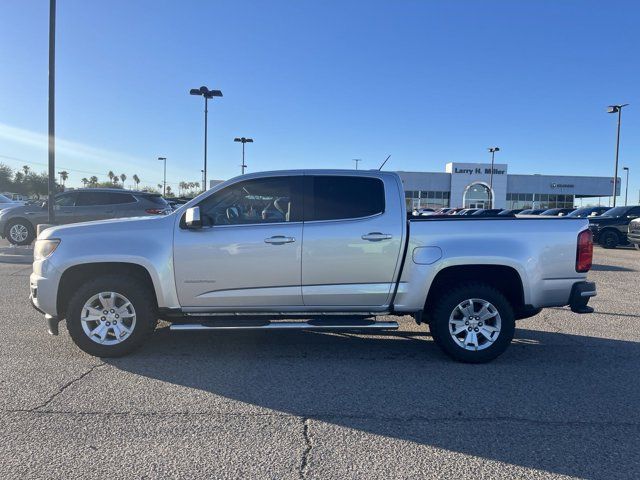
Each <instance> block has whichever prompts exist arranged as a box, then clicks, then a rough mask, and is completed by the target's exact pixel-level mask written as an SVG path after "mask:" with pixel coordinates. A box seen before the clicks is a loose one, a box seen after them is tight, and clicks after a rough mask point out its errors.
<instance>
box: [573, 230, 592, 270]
mask: <svg viewBox="0 0 640 480" xmlns="http://www.w3.org/2000/svg"><path fill="white" fill-rule="evenodd" d="M592 261H593V233H591V230H583V231H582V232H580V233H579V234H578V250H577V253H576V272H581V273H584V272H588V271H589V270H591V263H592Z"/></svg>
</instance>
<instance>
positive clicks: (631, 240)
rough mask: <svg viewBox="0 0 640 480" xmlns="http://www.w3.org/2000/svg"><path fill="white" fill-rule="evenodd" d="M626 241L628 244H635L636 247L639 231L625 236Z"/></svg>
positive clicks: (639, 237)
mask: <svg viewBox="0 0 640 480" xmlns="http://www.w3.org/2000/svg"><path fill="white" fill-rule="evenodd" d="M627 240H629V243H635V244H636V245H640V231H635V230H634V231H633V232H629V233H628V234H627Z"/></svg>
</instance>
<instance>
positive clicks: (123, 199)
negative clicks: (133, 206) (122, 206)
mask: <svg viewBox="0 0 640 480" xmlns="http://www.w3.org/2000/svg"><path fill="white" fill-rule="evenodd" d="M135 201H136V199H135V198H134V197H133V195H131V194H130V193H124V192H123V193H117V192H116V193H114V192H112V193H110V194H109V204H118V203H134V202H135Z"/></svg>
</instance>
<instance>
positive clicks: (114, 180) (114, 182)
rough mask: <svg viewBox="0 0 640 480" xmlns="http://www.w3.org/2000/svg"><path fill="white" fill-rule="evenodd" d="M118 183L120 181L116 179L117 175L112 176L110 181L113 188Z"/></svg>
mask: <svg viewBox="0 0 640 480" xmlns="http://www.w3.org/2000/svg"><path fill="white" fill-rule="evenodd" d="M119 181H120V179H119V178H118V176H117V175H114V176H113V180H112V182H113V186H114V187H115V186H116V185H118V182H119Z"/></svg>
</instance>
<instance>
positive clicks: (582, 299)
mask: <svg viewBox="0 0 640 480" xmlns="http://www.w3.org/2000/svg"><path fill="white" fill-rule="evenodd" d="M596 295H597V291H596V284H595V283H593V282H577V283H574V284H573V287H571V295H570V296H569V307H571V311H572V312H574V313H592V312H593V308H592V307H589V306H588V305H587V304H588V303H589V299H590V298H591V297H595V296H596Z"/></svg>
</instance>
